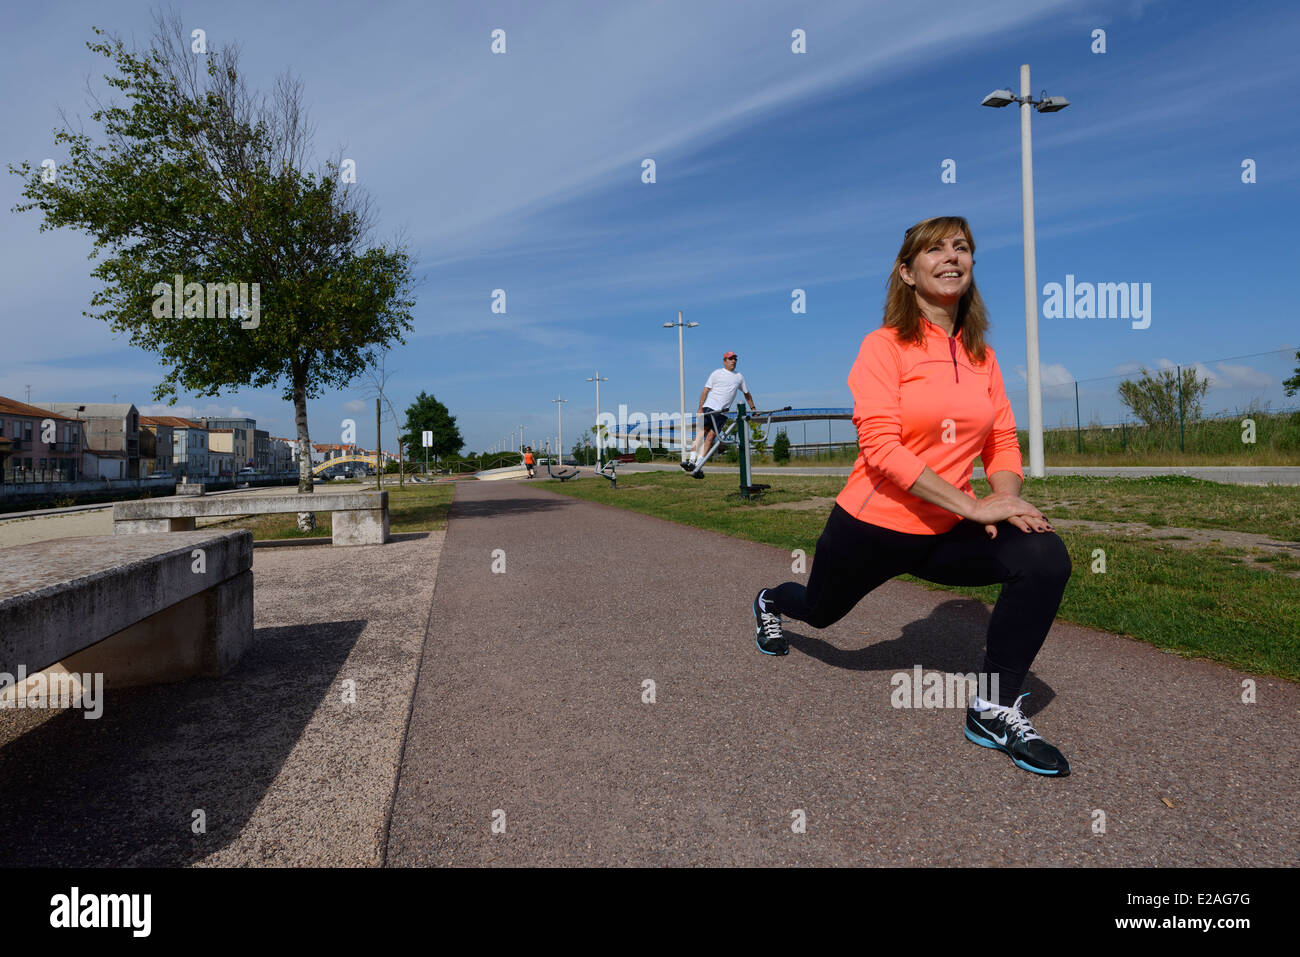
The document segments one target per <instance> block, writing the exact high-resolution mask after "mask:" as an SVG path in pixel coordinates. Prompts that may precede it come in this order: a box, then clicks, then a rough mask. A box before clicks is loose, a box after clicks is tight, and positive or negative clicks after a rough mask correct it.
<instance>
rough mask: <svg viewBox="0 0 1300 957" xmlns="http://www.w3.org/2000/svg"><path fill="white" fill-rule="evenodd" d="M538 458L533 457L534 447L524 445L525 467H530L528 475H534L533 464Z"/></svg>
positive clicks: (530, 476)
mask: <svg viewBox="0 0 1300 957" xmlns="http://www.w3.org/2000/svg"><path fill="white" fill-rule="evenodd" d="M536 461H537V460H536V459H534V458H533V447H532V446H531V445H526V446H524V467H525V468H527V469H528V477H529V478H532V477H533V465H534V463H535V462H536Z"/></svg>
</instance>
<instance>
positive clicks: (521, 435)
mask: <svg viewBox="0 0 1300 957" xmlns="http://www.w3.org/2000/svg"><path fill="white" fill-rule="evenodd" d="M519 454H520V455H523V454H524V427H523V426H522V425H521V426H519Z"/></svg>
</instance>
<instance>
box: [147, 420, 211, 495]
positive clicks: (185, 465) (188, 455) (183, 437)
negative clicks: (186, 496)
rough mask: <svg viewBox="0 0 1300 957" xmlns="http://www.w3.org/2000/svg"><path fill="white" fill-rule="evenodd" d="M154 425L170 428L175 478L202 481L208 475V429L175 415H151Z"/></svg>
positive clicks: (172, 470) (172, 468)
mask: <svg viewBox="0 0 1300 957" xmlns="http://www.w3.org/2000/svg"><path fill="white" fill-rule="evenodd" d="M149 419H150V421H151V422H152V424H154V425H156V426H157V425H165V426H167V427H169V428H170V429H171V430H172V467H171V472H172V474H173V475H175V476H176V477H177V478H184V479H186V480H187V481H190V482H202V481H203V480H204V479H205V478H207V476H208V430H207V429H205V428H204V427H203V426H202V425H200V424H199V423H197V422H192V421H190V420H189V419H182V418H181V417H180V416H177V415H151V416H149Z"/></svg>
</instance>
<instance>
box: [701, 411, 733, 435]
mask: <svg viewBox="0 0 1300 957" xmlns="http://www.w3.org/2000/svg"><path fill="white" fill-rule="evenodd" d="M726 424H727V413H725V412H715V411H714V410H713V409H705V410H704V414H703V415H701V416H700V431H701V432H719V433H720V432H721V431H722V428H723V426H725V425H726Z"/></svg>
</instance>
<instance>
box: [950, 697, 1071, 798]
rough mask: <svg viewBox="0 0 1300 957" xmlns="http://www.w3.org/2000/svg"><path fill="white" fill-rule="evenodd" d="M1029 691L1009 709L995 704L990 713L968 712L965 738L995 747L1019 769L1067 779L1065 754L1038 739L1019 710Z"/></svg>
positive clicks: (981, 745)
mask: <svg viewBox="0 0 1300 957" xmlns="http://www.w3.org/2000/svg"><path fill="white" fill-rule="evenodd" d="M1027 697H1029V693H1028V692H1026V693H1025V694H1022V695H1021V696H1020V697H1019V698H1017V699H1016V703H1015V704H1014V705H1012V706H1011V707H1010V708H1004V707H1000V706H998V705H993V706H992V707H990V708H989V709H988V710H987V711H976V710H975V709H974V708H968V709H967V710H966V737H967V738H969V739H970V740H971V741H974V742H975V743H976V744H978V745H979V746H980V747H982V748H995V749H997V750H998V751H1005V752H1006V753H1007V754H1008V755H1010V756H1011V760H1012V761H1013V762H1015V765H1016V767H1018V768H1022V769H1023V770H1025V771H1032V772H1033V773H1034V774H1050V775H1053V776H1055V777H1062V778H1063V777H1065V776H1066V775H1068V774H1069V773H1070V762H1069V761H1067V760H1065V755H1063V754H1062V753H1061V752H1060V751H1058V750H1056V748H1054V747H1052V746H1051V745H1050V744H1048V743H1047V742H1046V741H1044V740H1043V739H1042V737H1041V736H1039V734H1038V732H1036V731H1035V730H1034V726H1033V725H1032V724H1030V723H1029V719H1028V718H1026V717H1025V716H1024V714H1022V713H1021V711H1020V702H1021V701H1023V700H1024V699H1025V698H1027Z"/></svg>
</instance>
